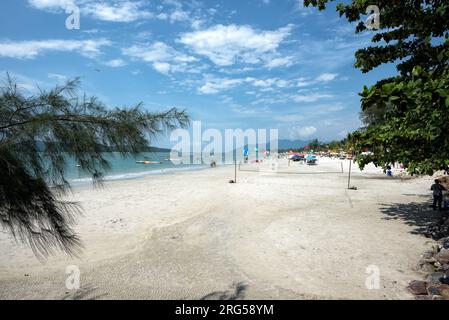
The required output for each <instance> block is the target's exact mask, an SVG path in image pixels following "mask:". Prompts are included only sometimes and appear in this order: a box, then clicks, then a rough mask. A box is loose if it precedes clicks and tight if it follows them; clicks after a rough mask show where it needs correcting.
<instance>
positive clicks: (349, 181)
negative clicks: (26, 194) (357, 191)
mask: <svg viewBox="0 0 449 320" xmlns="http://www.w3.org/2000/svg"><path fill="white" fill-rule="evenodd" d="M351 168H352V160H349V175H348V189H349V188H350V185H351Z"/></svg>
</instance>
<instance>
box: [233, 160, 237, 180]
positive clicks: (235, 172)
mask: <svg viewBox="0 0 449 320" xmlns="http://www.w3.org/2000/svg"><path fill="white" fill-rule="evenodd" d="M234 182H235V183H237V159H235V160H234Z"/></svg>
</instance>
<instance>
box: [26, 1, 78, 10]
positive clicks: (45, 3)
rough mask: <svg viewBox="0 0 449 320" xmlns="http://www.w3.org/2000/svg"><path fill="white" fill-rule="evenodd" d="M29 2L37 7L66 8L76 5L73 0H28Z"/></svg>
mask: <svg viewBox="0 0 449 320" xmlns="http://www.w3.org/2000/svg"><path fill="white" fill-rule="evenodd" d="M28 3H29V4H30V5H31V6H33V7H35V8H37V9H41V10H42V9H59V8H62V9H65V8H68V7H70V6H74V5H75V2H74V1H73V0H28Z"/></svg>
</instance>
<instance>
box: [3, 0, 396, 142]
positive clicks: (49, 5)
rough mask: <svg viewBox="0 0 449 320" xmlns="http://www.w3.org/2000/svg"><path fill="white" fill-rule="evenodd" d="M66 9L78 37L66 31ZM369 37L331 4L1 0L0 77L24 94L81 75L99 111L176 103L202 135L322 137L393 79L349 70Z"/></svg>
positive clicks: (338, 131) (334, 134) (335, 131)
mask: <svg viewBox="0 0 449 320" xmlns="http://www.w3.org/2000/svg"><path fill="white" fill-rule="evenodd" d="M73 6H76V7H78V8H79V9H80V13H81V18H80V22H81V25H80V29H79V30H68V29H67V28H66V19H67V17H68V16H69V15H70V13H68V12H67V11H66V10H71V8H73ZM370 36H372V34H371V33H370V31H368V32H366V33H364V34H361V35H355V34H354V26H352V25H350V24H349V23H348V22H347V21H346V20H345V19H344V18H340V17H339V15H338V13H337V12H336V11H335V6H334V5H333V6H330V7H329V9H328V10H326V11H324V12H319V11H318V10H317V9H314V8H303V6H302V1H299V0H283V1H274V0H251V1H243V0H240V1H237V0H221V1H214V0H203V1H199V0H194V1H177V0H160V1H155V0H148V1H146V0H139V1H128V0H109V1H93V0H6V1H2V9H1V11H0V72H1V78H2V79H3V78H4V75H5V72H6V71H8V72H9V73H10V74H11V75H12V76H13V78H15V79H16V80H17V81H18V82H19V83H20V84H21V86H22V87H23V88H24V89H25V90H27V91H29V92H30V93H32V92H33V90H35V89H33V88H35V87H36V85H38V86H40V87H43V88H47V87H51V86H52V85H54V84H56V83H58V82H59V83H60V82H62V81H65V80H66V79H69V78H74V77H81V81H82V89H83V90H84V91H86V92H87V93H88V94H92V95H95V96H97V97H99V98H100V99H101V100H102V101H103V102H105V103H106V104H107V105H110V106H129V105H133V104H135V103H138V102H140V101H142V102H144V104H145V107H146V108H148V109H150V110H164V109H167V108H169V107H174V106H175V107H179V108H185V109H187V110H188V112H189V113H190V114H191V116H192V118H193V119H194V120H201V121H202V124H203V128H204V129H207V128H217V129H220V130H223V129H225V128H241V129H247V128H255V129H257V128H267V129H269V128H277V129H279V135H280V138H287V139H311V138H319V139H322V140H330V139H340V138H342V137H344V136H345V135H346V133H347V132H349V131H353V130H355V129H357V128H358V127H359V126H360V121H359V110H360V99H359V97H358V95H357V93H358V92H360V91H361V89H362V87H363V85H371V84H374V83H375V82H376V81H377V80H379V79H381V78H384V77H386V76H390V75H392V74H394V68H393V67H392V66H384V67H381V68H378V69H376V70H374V71H372V72H371V73H369V74H362V73H361V72H360V71H359V70H357V69H355V68H354V67H353V64H354V52H355V51H356V50H357V49H358V48H362V47H364V46H366V45H368V43H369V39H370ZM156 144H158V145H161V146H168V139H167V138H161V139H160V141H159V142H158V143H156Z"/></svg>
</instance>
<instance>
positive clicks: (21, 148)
mask: <svg viewBox="0 0 449 320" xmlns="http://www.w3.org/2000/svg"><path fill="white" fill-rule="evenodd" d="M78 87H79V80H78V79H75V80H73V81H69V82H67V83H66V84H65V85H63V86H57V87H56V88H54V89H52V90H49V91H42V90H41V91H40V93H39V94H37V95H35V96H30V95H25V94H24V93H23V92H22V91H21V90H20V88H18V86H17V85H16V84H15V83H14V82H13V81H12V80H11V79H10V78H9V76H8V81H7V83H6V84H5V85H4V86H3V87H1V88H0V90H1V91H0V173H1V174H0V224H1V226H2V227H3V228H4V229H6V230H8V231H9V232H11V233H12V235H14V237H15V238H16V239H17V240H19V241H22V242H25V243H27V244H28V245H29V246H30V247H31V248H32V249H33V250H34V252H35V253H36V255H37V256H39V257H45V256H47V255H49V254H52V253H54V252H55V250H57V249H61V250H63V251H65V252H67V253H69V254H77V253H78V252H79V251H80V249H81V248H82V243H81V241H80V239H79V237H78V236H77V235H76V234H75V233H74V231H73V229H72V225H73V222H74V219H73V218H74V214H76V213H78V212H79V211H80V208H79V207H78V205H77V204H76V203H72V202H67V201H63V200H62V196H63V195H64V194H65V193H66V191H67V190H68V189H69V188H70V186H69V183H68V182H67V180H66V178H65V170H66V168H67V163H68V160H69V159H75V160H76V162H77V163H78V164H79V165H80V170H82V172H84V173H88V174H90V175H91V176H92V177H93V180H94V181H95V182H97V183H98V182H101V180H102V177H103V174H104V172H107V171H108V170H109V169H110V166H109V163H108V161H107V160H106V158H105V153H104V151H105V150H108V149H113V150H114V151H117V152H119V153H120V154H121V155H122V156H124V157H127V156H132V155H137V154H138V153H139V152H141V151H143V150H145V149H146V148H147V147H148V146H149V143H150V142H151V139H152V138H154V137H156V136H157V135H159V134H161V133H162V132H164V131H167V130H170V129H173V128H176V127H185V126H187V125H188V124H189V122H190V120H189V117H188V115H187V114H186V113H185V111H180V110H177V109H171V110H169V111H166V112H161V113H153V112H148V111H145V110H144V109H143V108H142V105H141V104H138V105H137V106H134V107H131V108H121V109H120V108H115V109H109V108H106V106H104V105H103V104H102V103H101V102H100V101H98V100H97V99H96V98H94V97H89V98H87V97H86V96H85V95H84V96H80V95H79V94H78V93H77V89H78Z"/></svg>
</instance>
